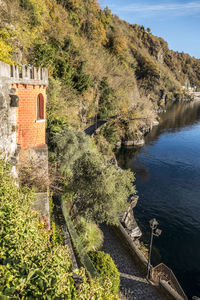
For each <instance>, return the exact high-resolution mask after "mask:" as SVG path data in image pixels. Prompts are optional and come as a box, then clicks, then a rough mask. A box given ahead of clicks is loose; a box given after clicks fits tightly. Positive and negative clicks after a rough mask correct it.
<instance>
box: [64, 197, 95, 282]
mask: <svg viewBox="0 0 200 300" xmlns="http://www.w3.org/2000/svg"><path fill="white" fill-rule="evenodd" d="M61 202H62V203H61V204H62V212H63V216H64V218H65V222H66V225H67V229H68V231H69V234H70V237H71V239H72V243H73V246H74V248H75V250H76V254H77V256H78V258H79V260H80V263H81V264H82V265H83V266H84V267H85V269H86V271H87V273H88V275H89V276H91V277H92V278H95V277H99V273H98V271H97V269H96V268H95V266H94V265H93V263H92V261H91V259H90V257H89V255H88V254H87V252H86V251H85V249H84V247H83V245H82V242H81V240H80V238H79V236H78V234H77V232H76V229H75V228H74V225H73V223H72V220H71V218H70V215H69V213H68V210H67V207H66V204H65V200H64V199H62V200H61Z"/></svg>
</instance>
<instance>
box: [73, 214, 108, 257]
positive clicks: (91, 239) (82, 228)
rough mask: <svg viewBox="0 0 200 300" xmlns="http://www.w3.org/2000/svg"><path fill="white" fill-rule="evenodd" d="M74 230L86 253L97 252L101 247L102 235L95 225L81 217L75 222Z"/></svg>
mask: <svg viewBox="0 0 200 300" xmlns="http://www.w3.org/2000/svg"><path fill="white" fill-rule="evenodd" d="M76 230H77V233H78V234H79V237H80V239H81V242H82V245H83V247H84V248H85V250H86V252H89V251H95V250H98V249H99V248H100V247H101V246H102V243H103V233H102V231H101V230H100V229H99V227H98V226H97V225H96V224H95V223H93V222H87V221H86V220H85V219H84V218H83V217H81V218H80V219H79V220H78V221H77V224H76Z"/></svg>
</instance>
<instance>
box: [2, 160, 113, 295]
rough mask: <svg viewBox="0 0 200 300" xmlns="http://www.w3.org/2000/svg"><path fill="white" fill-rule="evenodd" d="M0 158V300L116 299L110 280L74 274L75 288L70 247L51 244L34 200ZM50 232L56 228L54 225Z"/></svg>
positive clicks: (80, 272) (83, 272)
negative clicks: (78, 280) (35, 209)
mask: <svg viewBox="0 0 200 300" xmlns="http://www.w3.org/2000/svg"><path fill="white" fill-rule="evenodd" d="M9 171H10V168H9V166H8V165H6V164H5V163H4V162H2V161H0V203H1V211H0V298H1V296H2V298H5V297H4V296H8V297H10V298H9V299H26V300H31V299H41V300H43V299H44V300H47V299H71V300H76V299H77V300H79V299H83V300H87V299H102V300H114V299H116V298H115V297H114V296H113V295H112V294H111V292H110V289H109V287H110V283H109V281H106V282H104V283H103V285H101V284H100V283H99V280H96V279H95V280H93V279H90V280H88V278H87V277H86V276H85V270H84V269H83V268H82V269H80V270H76V271H74V272H76V273H77V275H78V276H79V277H80V278H81V283H80V285H79V287H78V288H77V289H76V288H75V286H74V280H73V278H72V273H71V260H70V257H69V252H68V248H67V247H66V246H62V245H58V244H57V243H56V245H55V246H52V245H51V243H50V241H49V234H48V233H47V232H45V230H44V227H43V225H42V224H41V223H40V221H39V215H38V213H37V212H36V211H34V210H33V209H32V203H33V201H34V200H35V198H34V195H33V193H32V192H31V191H30V190H28V189H19V188H18V187H17V186H16V184H15V183H14V181H13V180H12V179H11V177H10V176H9V175H8V172H9ZM52 229H53V230H54V228H52Z"/></svg>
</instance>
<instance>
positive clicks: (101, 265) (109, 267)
mask: <svg viewBox="0 0 200 300" xmlns="http://www.w3.org/2000/svg"><path fill="white" fill-rule="evenodd" d="M89 255H90V258H91V260H92V262H93V264H94V266H95V267H96V269H97V271H98V272H99V274H100V275H101V278H102V280H103V281H104V280H105V279H106V278H109V279H110V281H111V283H112V286H111V288H110V290H111V292H112V293H113V294H117V293H118V291H119V285H120V277H119V272H118V270H117V267H116V265H115V263H114V261H113V259H112V258H111V256H110V255H109V254H107V253H105V252H103V251H93V252H90V253H89Z"/></svg>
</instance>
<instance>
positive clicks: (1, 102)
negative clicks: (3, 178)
mask: <svg viewBox="0 0 200 300" xmlns="http://www.w3.org/2000/svg"><path fill="white" fill-rule="evenodd" d="M12 93H13V90H12V84H11V81H10V66H9V65H7V64H5V63H3V62H0V154H1V157H2V158H3V159H6V160H7V161H9V162H11V163H12V165H13V173H14V175H15V176H17V174H16V164H17V155H18V146H17V107H12V106H11V97H10V95H11V94H12Z"/></svg>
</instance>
